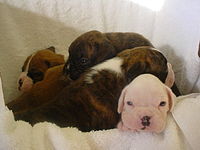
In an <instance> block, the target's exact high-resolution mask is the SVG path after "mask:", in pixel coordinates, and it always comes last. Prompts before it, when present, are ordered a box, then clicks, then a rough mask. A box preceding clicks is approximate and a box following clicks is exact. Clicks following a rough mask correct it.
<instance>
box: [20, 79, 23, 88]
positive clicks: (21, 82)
mask: <svg viewBox="0 0 200 150" xmlns="http://www.w3.org/2000/svg"><path fill="white" fill-rule="evenodd" d="M22 84H23V81H22V79H19V86H20V87H21V86H22Z"/></svg>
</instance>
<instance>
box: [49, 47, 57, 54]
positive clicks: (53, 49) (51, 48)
mask: <svg viewBox="0 0 200 150" xmlns="http://www.w3.org/2000/svg"><path fill="white" fill-rule="evenodd" d="M47 49H48V50H50V51H52V52H54V53H55V52H56V51H55V47H54V46H51V47H49V48H47Z"/></svg>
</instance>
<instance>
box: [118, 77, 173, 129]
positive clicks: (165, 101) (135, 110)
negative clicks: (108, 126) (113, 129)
mask: <svg viewBox="0 0 200 150" xmlns="http://www.w3.org/2000/svg"><path fill="white" fill-rule="evenodd" d="M174 99H175V95H174V94H173V92H172V91H171V89H170V88H169V87H167V86H166V85H165V84H163V83H162V82H161V81H160V80H159V79H158V78H157V77H155V76H153V75H151V74H142V75H140V76H138V77H137V78H135V79H134V80H133V81H132V82H131V83H130V84H129V85H128V86H126V87H125V88H124V89H123V91H122V93H121V96H120V98H119V103H118V113H121V121H120V122H119V123H118V125H117V127H118V128H119V129H121V130H123V131H124V130H132V131H141V130H143V131H150V132H156V133H160V132H162V131H163V130H164V128H165V124H166V117H167V112H169V111H171V110H172V108H173V105H174Z"/></svg>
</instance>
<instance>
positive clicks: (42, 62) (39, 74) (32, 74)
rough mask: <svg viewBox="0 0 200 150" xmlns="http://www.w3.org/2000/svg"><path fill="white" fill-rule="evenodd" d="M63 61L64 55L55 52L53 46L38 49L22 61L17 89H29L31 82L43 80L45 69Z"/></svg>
mask: <svg viewBox="0 0 200 150" xmlns="http://www.w3.org/2000/svg"><path fill="white" fill-rule="evenodd" d="M64 63H65V60H64V56H63V55H60V54H56V53H55V48H54V47H49V48H47V49H43V50H38V51H37V52H35V53H33V54H32V55H30V56H28V57H27V59H26V61H25V62H24V65H23V67H22V73H21V74H20V76H19V79H18V89H19V90H20V91H22V92H26V91H28V90H30V89H31V87H32V85H33V84H35V83H36V82H38V81H41V80H43V78H44V75H45V72H46V71H47V69H49V68H51V67H54V66H57V65H61V64H64Z"/></svg>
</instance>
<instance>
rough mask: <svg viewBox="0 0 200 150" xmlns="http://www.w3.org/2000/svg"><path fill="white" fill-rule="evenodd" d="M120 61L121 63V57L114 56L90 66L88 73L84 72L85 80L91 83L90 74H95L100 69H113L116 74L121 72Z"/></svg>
mask: <svg viewBox="0 0 200 150" xmlns="http://www.w3.org/2000/svg"><path fill="white" fill-rule="evenodd" d="M122 63H123V59H122V58H120V57H115V58H112V59H109V60H107V61H105V62H103V63H101V64H98V65H96V66H94V67H92V68H91V70H92V71H90V72H89V73H88V74H86V77H85V81H86V82H87V83H90V84H91V83H93V80H92V76H93V75H95V74H97V73H98V71H101V70H109V71H113V72H115V73H117V74H122V69H121V65H122Z"/></svg>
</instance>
